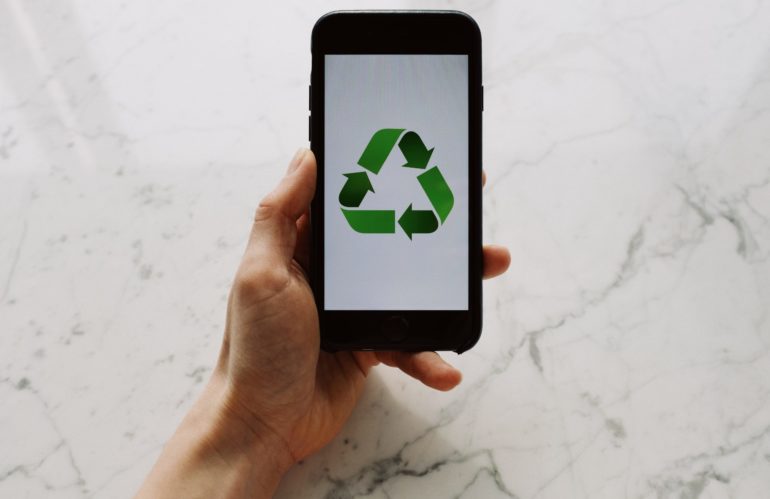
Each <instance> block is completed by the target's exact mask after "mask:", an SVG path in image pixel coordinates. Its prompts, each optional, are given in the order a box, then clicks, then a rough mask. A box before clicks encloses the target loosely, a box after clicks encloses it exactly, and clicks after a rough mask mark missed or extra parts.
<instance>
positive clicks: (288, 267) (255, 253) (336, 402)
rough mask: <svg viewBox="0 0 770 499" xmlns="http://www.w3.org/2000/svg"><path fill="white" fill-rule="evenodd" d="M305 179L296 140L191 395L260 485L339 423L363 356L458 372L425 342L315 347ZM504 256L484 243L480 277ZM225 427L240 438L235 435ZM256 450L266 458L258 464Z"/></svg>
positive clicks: (352, 399)
mask: <svg viewBox="0 0 770 499" xmlns="http://www.w3.org/2000/svg"><path fill="white" fill-rule="evenodd" d="M315 183H316V162H315V157H314V156H313V153H312V152H310V151H308V150H304V149H303V150H300V151H299V152H298V153H297V154H296V155H295V157H294V159H293V160H292V162H291V164H290V165H289V169H288V171H287V173H286V176H285V177H284V178H283V179H282V180H281V182H280V184H279V185H278V187H277V188H276V189H275V190H274V191H273V192H272V193H270V194H269V195H268V196H267V197H265V198H264V199H263V200H262V202H261V203H260V204H259V207H258V208H257V211H256V214H255V217H254V225H253V227H252V230H251V236H250V238H249V242H248V245H247V248H246V251H245V254H244V256H243V259H242V261H241V264H240V267H239V269H238V272H237V274H236V276H235V280H234V283H233V288H232V292H231V294H230V300H229V303H228V309H227V321H226V325H225V335H224V340H223V343H222V349H221V352H220V355H219V359H218V362H217V365H216V368H215V370H214V372H213V374H212V378H211V381H210V382H209V385H208V386H207V388H206V392H204V395H203V396H202V397H201V400H206V401H207V402H205V403H200V401H199V404H198V405H199V406H200V405H205V406H207V407H208V409H204V408H199V409H198V410H197V412H199V413H201V414H204V413H211V414H214V418H213V419H215V420H216V421H218V423H217V424H215V425H213V427H214V428H215V430H214V431H213V434H214V435H215V436H213V437H210V438H209V443H208V445H209V446H210V447H213V448H214V449H215V451H216V453H217V454H218V455H220V456H222V459H223V460H225V461H227V460H228V459H237V457H236V456H237V455H238V452H243V454H245V455H248V456H250V460H249V463H250V466H251V468H252V471H253V469H254V468H256V469H259V470H261V471H262V472H263V473H262V477H261V478H260V480H261V482H260V483H261V490H262V491H263V492H264V493H266V494H270V493H272V488H274V487H275V486H276V485H277V483H278V480H279V477H280V475H281V474H282V473H283V472H284V471H285V470H286V469H288V467H289V466H291V465H292V464H294V463H295V462H296V461H299V460H301V459H303V458H305V457H306V456H308V455H310V454H312V453H313V452H315V451H317V450H318V449H320V448H321V447H323V446H324V445H326V444H327V443H328V442H329V441H330V440H331V439H332V438H333V437H334V436H335V435H336V434H337V433H338V432H339V430H340V428H341V427H342V425H343V424H344V422H345V421H346V420H347V419H348V417H349V416H350V413H351V412H352V410H353V408H354V406H355V404H356V402H357V400H358V399H359V397H360V396H361V393H362V391H363V388H364V382H365V380H366V376H367V375H368V373H369V372H370V370H371V368H372V367H373V366H375V365H377V364H379V363H380V362H382V363H384V364H387V365H389V366H393V367H398V368H400V369H401V370H402V371H404V372H405V373H406V374H408V375H410V376H412V377H414V378H416V379H418V380H420V381H422V382H423V383H425V384H426V385H428V386H430V387H432V388H435V389H438V390H449V389H451V388H453V387H455V386H456V385H457V384H458V383H459V382H460V379H461V374H460V372H459V371H458V370H456V369H455V368H453V367H452V366H450V365H449V364H448V363H446V362H445V361H443V360H442V359H441V357H439V356H438V354H436V353H435V352H419V353H406V352H376V353H375V352H349V351H344V352H337V353H327V352H324V351H321V350H320V339H319V328H318V314H317V311H316V305H315V302H314V299H313V294H312V292H311V289H310V286H309V284H308V280H307V275H306V271H305V269H307V268H308V251H309V241H308V237H309V231H308V229H309V228H308V216H307V210H308V207H309V205H310V201H311V199H312V197H313V193H314V190H315ZM509 262H510V256H509V254H508V251H507V250H506V249H505V248H501V247H485V248H484V276H485V277H493V276H496V275H499V274H501V273H503V272H505V270H506V269H507V267H508V264H509ZM191 413H193V414H195V413H196V409H195V408H194V409H193V411H191ZM199 418H200V419H203V420H206V417H205V416H199ZM209 419H210V418H209ZM183 426H184V424H183ZM180 431H181V430H180ZM239 435H240V437H238V436H239ZM234 436H235V437H236V439H237V438H240V441H239V443H238V444H235V445H233V444H232V438H233V437H234ZM254 450H256V452H253V451H254ZM265 453H270V454H269V455H265ZM260 454H261V455H260ZM227 456H230V457H227ZM162 459H163V458H162V457H161V460H162ZM255 460H256V462H255ZM260 460H261V461H266V460H267V461H269V462H270V466H269V467H268V469H264V465H265V463H264V462H260ZM159 465H160V463H159ZM231 468H232V466H231ZM148 481H149V480H148ZM219 483H220V484H221V483H222V482H221V479H220V481H219Z"/></svg>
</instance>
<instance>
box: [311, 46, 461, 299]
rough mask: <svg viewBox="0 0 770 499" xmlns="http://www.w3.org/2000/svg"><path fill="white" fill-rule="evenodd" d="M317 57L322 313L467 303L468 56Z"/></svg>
mask: <svg viewBox="0 0 770 499" xmlns="http://www.w3.org/2000/svg"><path fill="white" fill-rule="evenodd" d="M325 59H326V60H325V96H324V99H325V123H324V129H325V143H324V154H325V163H324V165H325V178H324V193H325V196H324V224H325V235H324V241H325V242H324V264H325V275H324V297H325V303H324V308H325V309H326V310H467V309H468V214H469V213H468V211H469V210H468V56H467V55H402V54H399V55H369V54H367V55H327V56H326V57H325ZM382 129H387V130H389V131H385V132H381V133H380V134H378V135H377V136H375V132H377V131H378V130H382ZM415 134H416V135H415ZM407 135H408V136H407ZM415 136H418V137H419V141H420V142H422V144H424V148H422V147H421V145H422V144H420V143H419V142H418V141H416V140H415ZM373 137H374V139H373ZM370 140H374V141H375V144H373V145H372V146H371V149H369V150H368V151H369V152H370V153H371V154H368V156H367V157H366V158H362V154H363V153H364V151H365V150H367V146H368V145H369V143H370ZM389 144H391V145H392V147H391V148H390V149H388V147H387V146H388V145H389ZM430 149H433V151H432V153H430V155H429V156H428V152H427V151H428V150H430ZM383 151H385V152H386V153H387V151H389V153H387V154H386V155H384V154H383ZM405 151H406V152H405ZM407 156H409V157H408V158H407ZM383 157H384V158H386V159H384V162H379V161H378V158H383ZM360 159H363V161H359V160H360ZM407 161H409V162H411V164H412V165H413V166H412V167H404V166H402V165H404V163H406V162H407ZM359 163H364V164H365V165H366V166H362V165H361V164H359ZM377 164H381V166H380V167H379V170H377ZM434 167H436V169H434ZM373 170H374V171H377V173H376V174H375V173H374V171H373ZM349 173H356V174H357V175H354V176H351V177H346V176H345V175H344V174H349ZM422 175H424V176H422ZM418 177H419V178H418ZM367 182H368V183H369V184H371V186H372V188H373V189H374V192H371V191H369V190H366V187H367ZM343 191H344V195H341V194H342V193H343ZM448 192H450V193H448ZM343 200H344V203H343ZM357 203H358V204H357ZM410 204H411V206H412V210H413V212H412V213H411V214H407V215H406V216H405V215H404V214H405V212H407V208H408V207H409V205H410ZM450 207H451V210H448V208H450ZM343 209H344V210H346V211H347V212H348V215H347V216H346V214H345V213H343ZM362 211H363V212H364V213H352V212H362ZM442 218H443V221H442ZM349 219H350V220H352V222H349ZM353 226H355V227H356V228H354V227H353ZM360 230H364V231H374V232H364V233H362V232H359V231H360ZM413 231H418V232H413ZM408 232H413V233H412V238H411V239H410V238H409V236H408Z"/></svg>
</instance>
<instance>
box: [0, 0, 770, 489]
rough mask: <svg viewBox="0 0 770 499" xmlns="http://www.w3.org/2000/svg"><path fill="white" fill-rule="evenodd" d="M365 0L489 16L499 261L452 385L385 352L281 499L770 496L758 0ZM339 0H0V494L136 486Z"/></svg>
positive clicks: (170, 423) (301, 125) (182, 394)
mask: <svg viewBox="0 0 770 499" xmlns="http://www.w3.org/2000/svg"><path fill="white" fill-rule="evenodd" d="M388 5H389V6H391V7H403V8H417V7H433V8H436V7H441V8H447V7H448V8H461V9H463V10H466V11H467V12H469V13H470V14H472V15H473V16H474V17H475V18H476V19H477V21H478V22H479V24H480V26H481V29H482V33H483V38H484V85H485V88H486V99H485V101H486V110H485V113H484V157H485V167H486V170H487V173H488V176H489V182H488V184H487V189H486V195H485V199H484V217H485V219H484V229H485V239H486V240H487V241H490V242H497V243H502V244H506V245H508V246H509V247H510V249H511V252H512V257H513V261H512V266H511V270H510V271H509V273H508V274H507V275H506V276H505V277H503V278H501V279H499V280H496V281H494V282H488V283H487V284H485V319H484V320H485V329H484V333H483V335H482V338H481V341H480V342H479V343H478V345H477V346H476V347H475V348H474V349H473V350H471V351H470V352H468V353H466V354H463V355H462V356H456V355H454V354H449V355H448V358H449V359H450V361H452V362H454V363H455V364H456V365H458V366H459V367H460V368H461V369H462V370H463V372H464V376H465V377H464V380H463V383H462V384H461V386H460V387H459V388H458V389H457V390H455V391H453V392H450V393H438V392H432V391H430V390H428V389H427V388H425V387H424V386H422V385H421V384H419V383H416V382H413V381H411V380H410V379H408V378H407V377H406V376H405V375H403V374H401V373H399V372H396V371H393V370H389V369H387V368H384V367H378V368H376V369H375V372H374V375H373V376H371V379H370V380H369V382H368V386H367V390H366V393H365V396H364V397H363V399H362V401H361V403H360V405H359V407H358V408H357V410H356V412H355V413H354V415H353V417H352V418H351V420H350V422H349V424H348V425H347V426H346V428H345V429H344V431H343V432H342V434H341V435H339V437H338V438H337V439H336V440H334V441H333V442H332V443H331V444H330V445H329V446H328V447H327V448H325V449H324V450H323V451H322V452H320V453H319V454H317V455H316V456H313V457H312V458H310V459H308V460H307V461H305V462H304V463H302V464H301V465H299V466H297V467H296V468H295V469H293V470H292V471H291V472H290V473H289V474H288V475H287V476H286V478H285V480H284V481H283V483H282V485H281V488H280V490H279V493H278V497H280V498H294V497H302V498H329V499H332V498H353V497H367V498H411V497H420V498H426V497H431V498H432V497H436V498H445V497H467V498H495V497H517V498H571V497H575V498H596V497H599V498H603V497H606V498H619V497H628V498H654V497H676V498H696V497H702V498H717V497H734V498H760V497H770V492H769V491H770V306H769V305H770V29H768V26H770V2H767V1H761V0H759V1H755V0H721V1H716V0H684V1H682V0H678V1H671V0H666V1H659V0H651V1H646V2H610V1H607V0H603V1H598V0H597V1H588V2H571V1H569V0H555V1H552V2H504V1H487V0H483V1H482V0H479V1H470V2H464V3H461V2H429V3H423V2H412V1H402V2H395V3H391V4H388ZM354 6H359V7H360V6H362V4H361V3H358V2H356V3H354V2H347V4H341V3H332V2H315V3H312V4H310V2H281V3H280V4H278V3H275V4H274V5H271V6H270V8H268V7H267V5H266V4H262V3H260V2H247V1H245V0H231V1H227V2H210V1H209V2H206V1H200V0H190V1H181V0H140V1H133V2H125V1H124V0H120V1H117V0H98V1H97V0H67V1H51V0H49V1H43V0H4V1H1V2H0V497H3V498H5V497H8V498H23V497H50V498H85V497H105V498H115V497H129V496H130V495H131V494H132V493H133V492H134V491H135V490H136V488H137V487H138V485H139V483H140V482H141V481H142V479H143V477H144V476H145V474H146V473H147V472H148V470H149V469H150V467H151V466H152V464H153V462H154V460H155V459H156V457H157V455H158V453H159V451H160V449H161V446H162V445H163V443H164V441H165V440H166V439H167V438H168V437H169V435H170V434H171V432H172V431H173V429H174V428H175V426H176V425H177V424H178V422H179V421H180V419H181V417H182V416H183V414H184V413H185V411H186V410H187V409H188V408H189V406H190V404H191V402H192V401H193V399H194V398H195V397H196V395H197V394H198V392H199V391H200V390H201V387H202V384H203V382H205V380H206V378H207V377H208V375H209V373H210V370H211V368H212V365H213V363H214V360H215V358H216V352H217V349H218V347H219V342H220V337H221V334H222V329H223V322H224V312H225V301H226V297H227V293H228V288H229V285H230V282H231V279H232V276H233V273H234V271H235V268H236V264H237V262H238V260H239V257H240V255H241V252H242V250H243V247H244V244H245V240H246V236H247V234H248V229H249V224H250V219H251V216H252V213H253V209H254V207H255V205H256V203H257V201H258V200H259V198H260V197H261V196H262V195H263V194H265V193H266V192H267V190H268V189H270V188H271V186H272V185H273V184H275V182H276V180H277V179H278V178H279V176H280V175H281V174H282V172H283V170H284V168H285V164H286V163H287V161H288V159H289V158H290V156H291V154H292V153H293V152H294V150H295V149H296V148H297V147H298V146H302V145H306V144H307V118H306V117H307V114H308V111H307V85H308V79H309V70H310V53H309V37H310V29H311V27H312V25H313V23H314V21H315V19H316V18H317V17H318V16H320V15H321V14H322V13H324V12H326V11H328V10H333V9H335V8H342V7H354ZM364 6H367V7H368V6H375V4H368V3H367V4H364ZM376 6H380V7H381V6H383V4H381V3H380V4H376Z"/></svg>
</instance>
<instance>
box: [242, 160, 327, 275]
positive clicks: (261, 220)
mask: <svg viewBox="0 0 770 499" xmlns="http://www.w3.org/2000/svg"><path fill="white" fill-rule="evenodd" d="M315 183H316V161H315V156H314V155H313V153H312V152H311V151H310V150H309V149H304V148H303V149H300V150H299V151H297V154H296V155H295V156H294V159H293V160H292V161H291V163H290V164H289V169H288V170H287V172H286V175H285V176H284V177H283V179H281V182H280V183H279V184H278V186H277V187H276V188H275V189H273V191H272V192H271V193H270V194H268V195H267V196H265V198H264V199H262V201H261V202H260V203H259V206H258V207H257V211H256V213H255V214H254V225H253V226H252V229H251V236H249V243H248V247H247V248H246V254H247V257H248V258H254V259H257V262H258V263H259V264H260V265H261V266H265V265H267V266H273V265H286V264H288V263H289V261H290V260H291V258H292V255H293V254H294V246H295V244H296V239H297V223H296V222H297V219H299V217H300V216H301V215H302V214H303V213H305V212H306V211H307V210H308V207H309V206H310V201H311V200H312V199H313V195H314V193H315ZM255 263H256V262H255Z"/></svg>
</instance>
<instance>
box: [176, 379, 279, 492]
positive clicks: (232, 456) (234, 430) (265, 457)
mask: <svg viewBox="0 0 770 499" xmlns="http://www.w3.org/2000/svg"><path fill="white" fill-rule="evenodd" d="M239 409H240V408H239V407H237V406H236V405H235V404H234V403H233V401H232V397H231V396H230V394H229V392H228V389H227V382H226V380H225V379H224V376H222V375H221V374H219V373H216V372H215V373H214V375H213V376H212V377H211V380H210V381H209V383H208V384H207V385H206V388H205V389H204V392H203V394H202V395H201V397H200V398H199V400H198V401H197V402H196V404H195V407H194V409H193V410H192V411H190V414H189V415H188V417H189V418H191V420H192V421H191V422H192V423H193V424H192V425H191V426H192V427H196V426H198V427H199V428H200V429H202V433H201V435H202V437H203V439H202V440H203V442H204V449H203V450H204V452H208V453H213V454H214V455H216V456H217V458H218V459H221V460H223V461H225V462H226V463H227V465H228V466H231V467H234V468H236V469H239V470H240V472H241V473H243V474H245V476H244V477H243V478H245V479H247V480H248V481H249V482H251V483H252V484H253V486H256V487H257V488H258V489H260V490H263V491H265V493H266V495H270V494H272V491H273V490H274V489H275V488H276V487H277V486H278V483H279V482H280V480H281V477H282V476H283V475H284V473H286V471H288V469H289V468H290V467H291V466H292V465H293V464H294V459H293V458H292V455H291V452H290V450H289V448H288V446H287V444H286V441H285V440H284V439H283V438H282V437H281V436H280V435H278V434H277V433H276V432H275V431H273V430H272V429H271V428H270V427H269V426H267V425H265V424H263V423H262V422H261V421H259V420H257V419H256V418H253V417H249V415H248V414H244V412H243V411H241V410H239ZM199 425H200V426H199Z"/></svg>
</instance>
